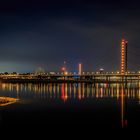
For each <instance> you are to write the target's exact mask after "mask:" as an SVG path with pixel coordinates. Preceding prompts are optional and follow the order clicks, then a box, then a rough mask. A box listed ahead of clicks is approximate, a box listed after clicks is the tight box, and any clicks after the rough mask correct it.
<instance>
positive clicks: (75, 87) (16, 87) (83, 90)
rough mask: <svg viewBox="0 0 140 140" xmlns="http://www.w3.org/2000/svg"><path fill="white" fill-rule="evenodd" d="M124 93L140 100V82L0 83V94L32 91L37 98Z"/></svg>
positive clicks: (93, 96)
mask: <svg viewBox="0 0 140 140" xmlns="http://www.w3.org/2000/svg"><path fill="white" fill-rule="evenodd" d="M122 90H123V92H124V93H125V97H126V98H135V99H137V100H138V101H139V102H140V83H139V84H138V83H135V84H128V85H127V87H125V85H123V84H111V85H110V84H96V85H94V84H86V83H79V84H67V83H63V84H56V83H50V84H8V83H0V91H3V92H1V93H0V95H6V94H7V96H8V94H10V93H12V94H11V96H12V95H18V96H19V98H20V96H21V97H22V95H23V93H24V94H27V93H32V94H34V95H35V96H36V95H38V98H39V97H40V98H43V97H44V98H45V99H46V97H47V98H58V99H61V100H63V101H67V100H70V99H71V98H76V99H78V100H81V99H85V98H116V99H119V98H120V97H121V95H122V94H121V93H122Z"/></svg>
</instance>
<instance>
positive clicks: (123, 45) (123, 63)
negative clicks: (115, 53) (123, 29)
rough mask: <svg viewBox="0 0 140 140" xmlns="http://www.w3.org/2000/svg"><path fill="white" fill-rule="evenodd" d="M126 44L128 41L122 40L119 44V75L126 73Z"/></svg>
mask: <svg viewBox="0 0 140 140" xmlns="http://www.w3.org/2000/svg"><path fill="white" fill-rule="evenodd" d="M127 44H128V41H126V40H125V39H122V42H121V74H125V73H126V72H127Z"/></svg>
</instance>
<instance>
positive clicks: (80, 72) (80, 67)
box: [79, 63, 82, 75]
mask: <svg viewBox="0 0 140 140" xmlns="http://www.w3.org/2000/svg"><path fill="white" fill-rule="evenodd" d="M81 74H82V64H81V63H79V75H81Z"/></svg>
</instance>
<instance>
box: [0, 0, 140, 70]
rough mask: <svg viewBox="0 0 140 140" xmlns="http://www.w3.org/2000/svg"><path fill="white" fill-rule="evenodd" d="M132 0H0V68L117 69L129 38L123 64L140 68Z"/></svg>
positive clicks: (138, 19)
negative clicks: (81, 65) (80, 66)
mask: <svg viewBox="0 0 140 140" xmlns="http://www.w3.org/2000/svg"><path fill="white" fill-rule="evenodd" d="M139 5H140V4H139V3H138V2H137V1H134V0H133V1H131V2H129V1H123V2H122V1H119V0H118V1H117V2H115V1H113V2H111V1H106V2H105V1H104V2H103V1H99V0H98V1H96V0H95V1H94V0H93V1H89V0H65V1H64V0H51V1H49V0H48V1H47V0H46V1H45V0H44V1H43V0H12V1H11V0H4V1H3V2H0V72H5V71H7V72H13V71H17V72H33V71H35V70H36V69H37V68H38V67H43V68H44V69H45V71H60V67H62V66H63V62H64V61H66V62H67V63H66V65H67V68H68V70H69V71H76V70H77V65H78V63H79V62H81V63H83V68H84V71H97V70H99V69H100V68H101V67H102V68H104V69H105V71H117V70H119V69H120V42H121V38H122V37H123V36H124V37H125V38H126V39H127V40H128V43H129V44H128V69H129V70H131V71H138V70H140V61H139V60H140V6H139Z"/></svg>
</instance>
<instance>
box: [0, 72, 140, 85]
mask: <svg viewBox="0 0 140 140" xmlns="http://www.w3.org/2000/svg"><path fill="white" fill-rule="evenodd" d="M139 80H140V73H129V74H117V73H113V74H108V73H98V74H97V73H94V74H92V73H85V74H74V73H73V74H72V73H71V74H53V75H50V74H44V75H35V74H28V75H22V74H19V75H0V81H2V82H31V83H32V82H44V83H45V82H46V83H47V82H56V83H57V82H89V83H98V82H99V83H124V82H137V81H138V82H139Z"/></svg>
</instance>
